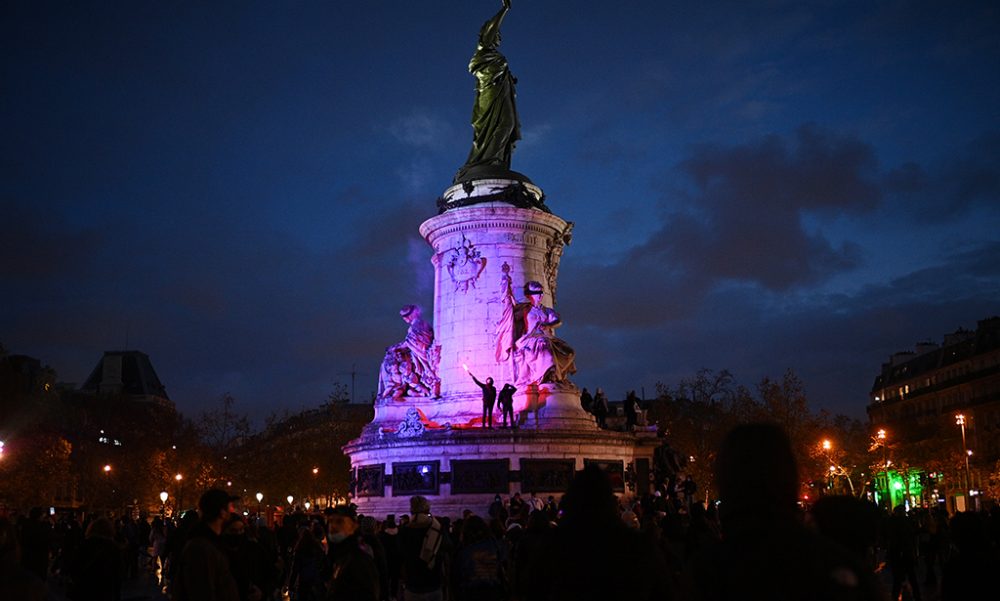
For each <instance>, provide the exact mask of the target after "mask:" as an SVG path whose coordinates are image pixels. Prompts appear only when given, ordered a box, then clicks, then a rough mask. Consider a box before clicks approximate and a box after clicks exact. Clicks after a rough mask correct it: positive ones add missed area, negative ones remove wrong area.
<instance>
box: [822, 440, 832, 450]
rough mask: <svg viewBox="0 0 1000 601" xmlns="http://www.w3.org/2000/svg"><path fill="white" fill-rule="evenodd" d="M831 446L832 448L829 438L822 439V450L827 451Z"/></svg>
mask: <svg viewBox="0 0 1000 601" xmlns="http://www.w3.org/2000/svg"><path fill="white" fill-rule="evenodd" d="M831 448H833V445H832V444H831V443H830V441H829V440H824V441H823V450H824V451H829V450H830V449H831Z"/></svg>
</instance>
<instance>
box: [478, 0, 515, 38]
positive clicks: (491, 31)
mask: <svg viewBox="0 0 1000 601" xmlns="http://www.w3.org/2000/svg"><path fill="white" fill-rule="evenodd" d="M509 10H510V0H503V6H502V7H500V10H499V11H498V12H497V14H495V15H494V16H493V18H492V19H490V20H489V21H487V22H486V23H483V28H482V29H480V30H479V47H480V48H496V47H497V46H498V45H499V44H500V24H501V23H503V18H504V17H505V16H507V11H509Z"/></svg>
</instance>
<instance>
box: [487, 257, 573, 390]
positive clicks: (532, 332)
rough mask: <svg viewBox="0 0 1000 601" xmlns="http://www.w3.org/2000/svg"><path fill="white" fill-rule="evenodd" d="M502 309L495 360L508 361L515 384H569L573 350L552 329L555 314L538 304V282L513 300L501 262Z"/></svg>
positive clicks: (557, 320)
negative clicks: (520, 299)
mask: <svg viewBox="0 0 1000 601" xmlns="http://www.w3.org/2000/svg"><path fill="white" fill-rule="evenodd" d="M501 289H502V291H503V292H502V294H503V302H504V313H503V317H502V318H501V320H500V323H499V324H497V347H496V360H497V363H504V362H506V361H509V362H510V363H511V365H512V372H513V376H514V381H515V382H516V383H517V384H518V386H519V387H520V386H525V385H531V384H546V383H554V384H570V382H569V376H570V375H572V374H574V373H576V361H575V357H576V353H575V352H574V351H573V348H572V347H570V346H569V344H567V343H566V341H564V340H562V339H560V338H557V337H556V336H555V333H554V330H555V328H557V327H558V326H560V325H561V324H562V320H561V319H560V317H559V314H558V313H557V312H556V311H555V310H554V309H551V308H549V307H546V306H544V305H542V294H543V288H542V285H541V283H539V282H535V281H530V282H528V283H526V284H525V285H524V296H525V298H526V299H527V300H526V301H525V302H522V303H517V302H515V300H514V293H513V290H512V289H511V278H510V267H509V266H508V265H506V264H504V275H503V278H502V279H501Z"/></svg>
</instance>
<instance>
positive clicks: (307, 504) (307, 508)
mask: <svg viewBox="0 0 1000 601" xmlns="http://www.w3.org/2000/svg"><path fill="white" fill-rule="evenodd" d="M304 505H305V507H306V511H309V508H310V507H312V503H310V502H309V501H306V502H305V503H304Z"/></svg>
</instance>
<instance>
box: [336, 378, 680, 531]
mask: <svg viewBox="0 0 1000 601" xmlns="http://www.w3.org/2000/svg"><path fill="white" fill-rule="evenodd" d="M552 398H553V397H550V398H549V399H547V400H551V399H552ZM554 409H560V411H559V412H553V413H560V415H562V409H561V408H560V405H559V401H558V400H556V401H555V402H550V403H547V404H546V405H545V406H543V407H541V408H540V410H539V411H538V419H539V420H540V422H541V424H542V425H543V428H542V429H534V428H532V427H531V423H532V422H531V419H530V418H529V419H527V420H526V423H527V424H528V427H523V426H520V425H519V426H518V427H517V428H516V429H515V428H508V429H503V428H499V427H498V426H494V428H492V429H489V428H469V429H450V430H426V431H424V432H423V433H422V434H420V435H419V436H416V437H412V438H403V437H399V436H397V435H395V434H382V435H372V434H366V435H364V436H362V437H360V438H358V439H356V440H353V441H351V442H350V443H348V444H347V445H346V446H345V447H344V452H345V453H347V454H348V455H349V456H350V457H351V464H352V466H351V467H352V475H353V478H354V490H355V492H354V496H353V498H352V501H353V502H354V503H356V504H357V505H358V511H359V513H362V514H365V515H370V516H373V517H375V518H376V519H380V520H381V519H384V518H385V517H386V515H388V514H396V515H397V516H398V515H403V514H407V513H409V499H410V497H411V496H413V495H422V496H425V497H427V498H428V499H429V500H430V503H431V510H432V513H434V514H435V515H445V516H451V517H459V516H461V514H462V511H463V510H465V509H469V510H471V511H472V512H474V513H475V514H477V515H479V516H482V517H486V515H487V509H488V508H489V505H490V503H491V502H492V501H493V497H494V495H497V494H500V495H502V496H503V497H504V498H505V499H506V498H507V497H509V496H510V495H513V494H514V493H515V492H520V493H521V494H522V496H525V497H527V496H528V494H529V493H532V492H533V493H535V494H536V495H537V496H539V497H541V498H542V499H543V500H544V499H546V498H547V497H548V496H549V495H553V496H555V497H556V499H558V498H559V497H560V496H561V495H562V494H563V493H564V492H566V489H567V488H568V487H569V484H570V482H571V481H572V480H573V478H574V477H575V475H576V473H577V472H579V471H580V470H582V469H584V467H586V466H587V465H589V464H594V465H597V466H598V467H600V468H601V469H603V470H605V472H606V473H607V474H608V475H609V477H610V478H611V481H612V485H613V486H614V488H615V492H616V493H617V494H619V495H626V494H637V493H639V494H641V493H644V492H646V490H647V488H648V483H649V474H650V473H651V470H652V458H653V451H654V449H655V448H656V447H657V446H658V445H659V444H660V443H661V442H662V441H661V440H659V439H658V438H657V437H656V432H655V431H652V430H649V431H640V432H613V431H608V430H599V429H597V428H596V427H593V428H590V427H588V428H587V429H586V430H580V429H565V428H557V427H555V425H554V423H553V422H551V421H550V422H548V423H546V420H553V419H555V416H554V415H546V410H549V411H552V410H554ZM494 417H496V416H494ZM574 419H575V418H574ZM590 421H591V423H590V425H593V418H591V420H590Z"/></svg>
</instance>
